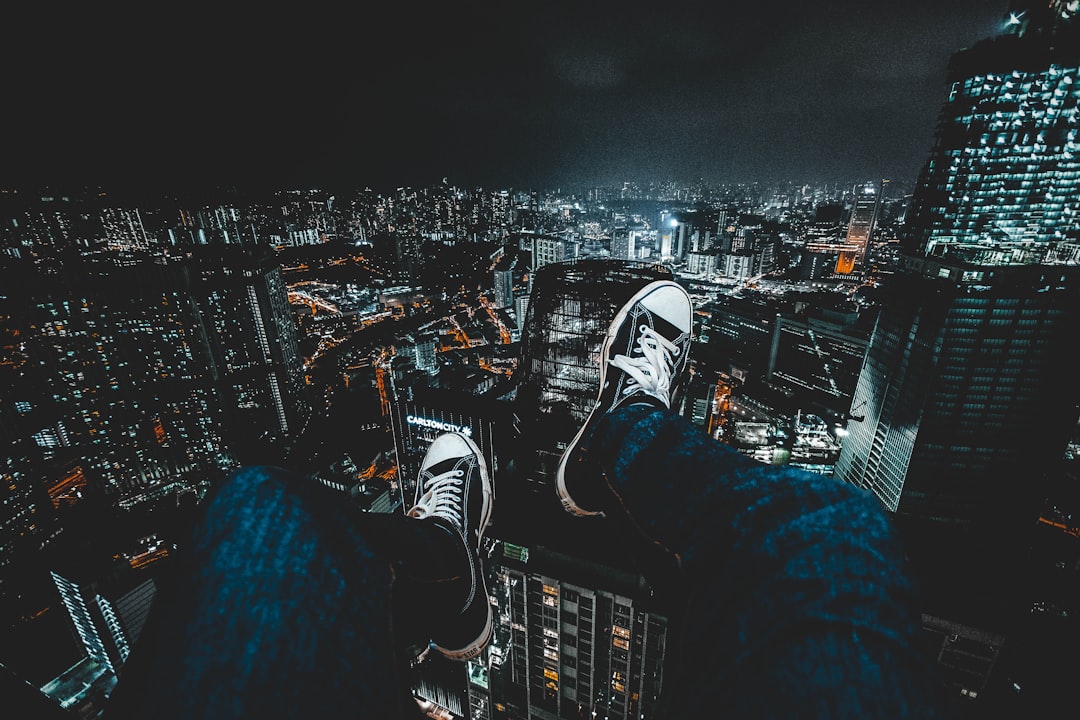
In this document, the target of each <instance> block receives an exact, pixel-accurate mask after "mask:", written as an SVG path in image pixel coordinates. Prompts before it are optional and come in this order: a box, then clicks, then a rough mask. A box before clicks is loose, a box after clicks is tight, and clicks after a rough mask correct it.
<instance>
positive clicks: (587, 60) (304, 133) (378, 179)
mask: <svg viewBox="0 0 1080 720" xmlns="http://www.w3.org/2000/svg"><path fill="white" fill-rule="evenodd" d="M28 5H34V6H35V7H38V8H39V9H36V10H23V11H19V13H21V15H20V14H19V13H12V14H10V16H9V18H8V20H7V21H5V23H4V28H3V30H0V33H2V36H0V59H2V60H3V63H4V68H5V71H4V82H3V84H2V85H3V87H2V89H0V97H2V100H0V108H2V109H0V118H2V120H0V128H2V131H3V144H2V146H0V147H2V151H0V185H6V186H13V185H14V186H23V187H25V186H27V185H29V184H40V183H45V184H51V185H54V186H63V185H65V184H101V185H104V186H106V187H118V186H127V187H146V188H149V187H153V188H158V187H160V188H163V189H169V188H176V189H181V188H186V187H188V188H190V187H200V186H217V185H230V184H231V185H240V186H245V185H247V186H254V185H259V186H266V187H303V186H310V187H331V186H335V185H345V186H350V187H353V186H356V187H363V186H371V187H373V188H376V189H388V188H393V187H395V186H398V185H404V184H412V185H422V184H426V183H429V182H434V181H437V180H440V179H442V178H443V177H447V178H448V179H449V181H450V182H452V183H455V184H460V185H483V186H485V187H496V186H497V187H515V188H527V187H529V188H538V187H544V188H553V187H560V186H563V187H565V186H574V185H577V184H614V183H621V182H622V181H623V180H627V179H645V180H648V179H660V180H666V179H674V180H679V181H690V180H693V179H696V178H704V179H706V180H708V181H721V182H722V181H755V180H763V181H767V180H771V179H792V180H795V181H798V182H813V181H834V180H838V181H849V180H851V179H864V178H868V179H872V178H878V177H889V178H892V179H895V180H897V181H900V182H905V181H911V180H914V178H915V175H916V174H917V172H918V170H919V168H920V167H921V165H922V163H923V161H924V160H925V158H926V155H927V152H928V151H929V149H930V144H931V141H932V137H933V128H934V123H935V120H936V116H937V112H938V109H939V108H940V107H941V104H942V101H943V100H944V99H945V94H946V86H945V69H946V65H947V62H948V59H949V56H950V55H951V54H952V53H953V52H954V51H956V50H958V49H960V48H962V47H965V46H968V45H971V44H972V43H974V42H976V41H978V40H980V39H982V38H985V37H989V36H991V35H993V34H996V33H997V32H998V29H999V28H1000V26H1001V21H1002V19H1003V17H1004V15H1005V11H1006V9H1007V7H1008V0H994V1H990V0H934V1H924V0H907V1H904V2H885V1H884V0H861V1H859V2H856V1H848V0H843V1H839V2H824V3H814V2H806V1H805V0H773V1H769V0H749V1H747V2H739V3H735V2H723V1H714V2H683V1H674V2H672V1H664V2H655V3H636V2H621V3H614V2H606V1H605V2H587V0H580V1H579V2H532V3H526V2H520V1H518V2H514V1H511V0H504V1H503V2H498V3H495V2H486V1H485V2H473V3H449V2H439V3H408V2H395V3H393V4H388V5H386V6H382V5H377V4H375V3H337V4H334V5H321V4H319V3H311V2H304V3H287V4H274V3H266V4H260V5H258V6H252V5H249V7H250V8H253V10H252V11H250V12H247V13H244V12H240V11H237V10H231V9H224V7H223V6H224V4H223V3H222V4H219V5H218V6H215V7H213V8H212V9H205V10H196V9H195V7H194V6H189V5H184V4H174V5H164V6H163V5H141V6H139V7H141V8H143V10H142V11H141V12H140V13H138V14H134V15H131V14H121V13H120V12H119V11H116V10H103V8H105V4H100V3H83V4H81V7H82V8H83V9H80V10H77V11H69V10H67V9H63V10H62V9H60V7H61V6H55V5H52V4H44V3H32V4H29V3H28ZM40 6H44V7H40ZM255 8H257V9H255ZM102 12H106V13H107V14H106V15H102V14H101V13H102Z"/></svg>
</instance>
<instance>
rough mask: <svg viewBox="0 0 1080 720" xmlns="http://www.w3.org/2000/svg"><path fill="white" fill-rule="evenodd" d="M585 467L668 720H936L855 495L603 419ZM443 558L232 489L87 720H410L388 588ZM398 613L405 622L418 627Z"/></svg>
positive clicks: (316, 512) (321, 511) (892, 577)
mask: <svg viewBox="0 0 1080 720" xmlns="http://www.w3.org/2000/svg"><path fill="white" fill-rule="evenodd" d="M589 459H590V460H592V461H595V462H596V463H598V464H599V465H600V466H601V467H602V468H603V469H604V471H605V473H606V476H607V478H608V479H609V481H610V483H611V485H612V486H613V488H614V489H615V490H616V492H617V493H618V495H619V496H620V498H621V500H622V507H623V509H624V510H625V512H612V513H609V515H610V517H609V518H608V522H609V523H610V527H611V531H612V532H629V533H635V534H637V535H639V536H640V538H643V539H644V541H643V542H640V543H630V546H631V547H637V548H639V549H640V550H641V552H643V553H649V552H653V551H654V550H655V552H654V558H653V559H652V561H650V562H648V563H644V566H645V567H652V568H654V572H655V573H656V574H663V575H665V576H666V577H663V578H660V579H659V580H657V579H656V578H654V583H653V584H654V586H663V587H665V588H667V589H668V590H669V591H672V594H673V595H675V596H676V597H674V598H671V600H672V602H673V605H672V606H673V607H677V608H678V611H677V612H675V613H673V618H672V625H671V628H672V631H673V632H674V633H675V634H676V635H677V637H676V638H673V642H672V643H671V646H670V650H669V657H668V662H667V664H666V667H665V673H664V685H665V697H664V699H663V704H664V707H665V708H666V712H665V715H666V716H667V717H670V718H690V717H699V716H702V715H706V716H710V717H713V716H715V717H724V718H750V717H754V718H770V719H775V718H787V717H791V718H794V717H799V718H864V719H865V718H890V719H891V718H916V717H917V718H931V717H941V716H942V714H943V713H942V710H941V708H942V707H943V700H942V696H941V685H940V683H939V682H938V680H937V677H936V675H935V673H934V670H933V669H932V667H933V665H932V664H931V663H930V662H928V660H927V659H926V658H925V657H924V656H923V655H921V654H920V652H919V650H918V648H917V644H916V640H917V634H918V632H919V618H920V611H919V599H918V597H917V595H916V593H915V591H914V589H913V585H912V584H911V582H910V581H909V579H908V575H907V569H906V560H905V556H904V553H903V551H902V549H901V546H900V545H899V543H898V541H897V539H896V537H895V536H894V534H893V531H892V529H891V526H890V522H889V519H888V517H887V516H886V515H885V513H884V512H883V511H882V509H881V507H880V505H879V503H878V501H877V500H876V499H875V498H874V497H873V496H872V495H870V494H869V493H867V492H865V491H862V490H858V489H856V488H853V487H851V486H847V485H844V484H842V483H840V482H838V481H836V480H834V479H831V478H828V477H824V476H821V475H816V474H813V473H808V472H804V471H801V470H798V469H795V468H789V467H775V466H766V465H762V464H760V463H757V462H755V461H753V460H750V459H748V458H746V457H744V456H743V455H741V454H739V453H738V452H736V451H734V450H732V449H731V448H728V447H727V446H724V445H722V444H720V443H718V442H716V441H715V440H713V439H712V438H709V437H708V436H707V435H705V434H704V433H702V432H701V431H700V430H699V429H698V428H696V427H694V426H693V425H691V424H690V423H689V422H687V421H686V420H685V419H683V418H682V417H680V416H678V415H676V414H675V413H672V412H668V411H666V410H659V409H656V408H651V407H647V406H631V407H629V408H625V409H622V410H619V411H617V412H614V413H612V414H610V415H609V416H607V417H606V418H604V420H603V421H602V422H600V423H599V425H598V426H597V430H596V432H595V434H594V436H593V437H592V438H591V440H590V442H589ZM455 550H456V551H457V552H460V549H459V546H457V545H455V544H454V543H448V542H446V535H445V533H444V532H443V531H441V530H440V529H439V528H438V527H437V526H435V525H434V524H433V523H427V522H423V521H418V520H413V519H411V518H407V517H404V516H403V515H399V514H394V515H376V514H366V513H362V512H359V511H357V510H355V509H354V508H352V507H351V506H350V505H349V503H348V502H346V501H343V499H342V497H341V495H340V494H337V493H334V492H333V491H330V490H327V489H325V488H322V487H321V486H318V485H316V484H314V483H313V482H312V481H310V480H308V479H306V478H299V477H295V476H292V475H290V474H288V473H285V472H284V471H281V470H275V469H271V468H249V469H245V470H242V471H238V472H236V473H234V474H233V475H232V476H231V477H230V478H229V479H228V481H227V482H225V483H224V484H223V485H222V487H221V488H220V489H219V490H218V492H217V493H216V494H215V496H214V497H213V498H212V499H210V500H209V502H207V503H206V505H205V512H204V514H203V516H202V519H201V521H200V522H199V524H198V526H197V527H196V531H195V536H194V538H193V540H192V543H191V547H190V548H189V549H188V550H187V552H186V553H185V554H184V555H183V556H182V558H181V561H180V562H181V564H180V571H179V573H178V576H177V583H176V585H175V586H174V587H166V588H162V591H161V593H160V595H159V597H161V598H162V600H161V602H160V604H159V605H156V606H155V608H154V612H153V614H152V617H151V619H150V621H149V623H148V627H147V629H146V631H145V632H144V641H145V642H144V641H140V643H139V644H138V646H137V647H136V649H135V651H134V652H133V654H132V656H131V658H129V660H128V662H127V664H126V666H125V668H124V671H123V675H122V677H121V681H120V683H119V685H118V687H117V690H116V692H115V693H114V696H113V698H112V701H111V707H110V708H109V712H108V713H107V714H106V715H107V717H109V718H116V717H147V716H153V717H155V718H157V719H158V720H164V719H165V718H172V717H177V718H179V717H184V718H193V717H198V718H224V717H279V716H286V717H288V716H299V715H304V716H310V717H319V718H331V717H344V716H350V717H355V716H364V717H372V718H391V717H399V716H405V717H412V716H414V715H415V705H414V704H412V703H410V701H409V697H408V692H407V688H406V687H405V686H404V684H403V683H402V682H401V679H402V675H403V672H404V671H405V668H404V666H403V665H402V660H401V658H400V657H397V655H396V654H395V650H396V648H398V647H401V642H400V633H402V632H412V633H415V634H416V636H417V637H423V632H424V631H425V629H424V628H422V627H413V628H406V627H405V626H404V625H403V623H402V622H399V621H398V620H397V618H398V617H400V614H395V610H396V608H395V603H394V602H393V598H392V593H393V592H395V590H394V589H395V588H396V587H398V584H399V583H395V582H392V579H393V577H394V576H395V574H396V575H397V576H398V577H399V578H400V577H401V576H403V575H407V576H408V577H409V578H411V579H414V580H418V581H420V582H429V583H431V585H430V587H431V588H435V589H438V590H441V591H443V592H451V591H452V589H453V587H454V581H455V579H456V578H459V577H460V572H463V571H464V570H463V569H462V568H461V567H460V564H461V558H455V557H454V556H453V553H454V551H455ZM448 553H449V554H448ZM662 558H677V562H672V563H666V562H665V561H664V560H663V559H662ZM444 582H445V583H447V584H446V585H445V587H442V586H441V583H444ZM419 597H420V601H419V602H420V604H419V605H417V606H413V607H411V608H410V610H409V611H408V613H407V614H409V615H410V616H412V617H414V618H415V617H428V616H429V615H430V612H428V611H425V609H424V607H423V603H424V598H425V597H428V598H430V597H431V596H430V594H427V593H426V592H422V593H419ZM445 604H446V603H444V605H445ZM450 605H451V606H452V605H453V604H452V603H450ZM428 619H429V620H431V621H433V622H444V621H446V618H438V617H428ZM395 634H397V637H395ZM410 713H412V714H410Z"/></svg>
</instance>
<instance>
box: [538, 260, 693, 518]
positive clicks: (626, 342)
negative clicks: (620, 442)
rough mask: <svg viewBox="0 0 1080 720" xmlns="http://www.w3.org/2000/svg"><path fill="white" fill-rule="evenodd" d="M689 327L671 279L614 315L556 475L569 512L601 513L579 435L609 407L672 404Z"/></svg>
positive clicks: (682, 297) (688, 311) (683, 297)
mask: <svg viewBox="0 0 1080 720" xmlns="http://www.w3.org/2000/svg"><path fill="white" fill-rule="evenodd" d="M692 326H693V306H692V304H691V302H690V296H689V295H687V293H686V290H684V289H683V288H682V286H681V285H679V284H678V283H675V282H672V281H670V280H657V281H656V282H653V283H650V284H648V285H646V286H645V287H644V288H642V289H641V290H639V291H638V292H637V293H635V294H634V296H633V297H632V298H630V300H629V301H627V303H626V304H625V305H623V307H622V308H621V309H620V310H619V312H618V314H616V316H615V319H614V320H613V321H612V322H611V325H610V326H609V328H608V332H607V336H606V337H605V339H604V343H603V345H602V347H601V350H600V392H599V396H598V397H597V400H596V405H595V406H594V407H593V409H592V411H591V412H590V413H589V416H588V417H587V418H586V419H585V422H584V423H583V424H582V426H581V429H580V430H578V433H577V435H575V436H574V439H573V440H572V441H571V442H570V444H569V445H568V446H567V448H566V450H565V451H564V452H563V455H562V458H561V459H560V460H559V468H558V470H557V471H556V475H555V487H556V490H557V491H558V494H559V500H560V501H561V502H562V505H563V507H564V508H565V509H566V510H567V512H570V513H573V514H574V515H603V514H604V513H603V510H602V509H599V508H597V502H596V500H597V499H598V498H600V497H602V493H603V490H602V489H601V488H599V487H593V486H597V485H599V484H600V483H602V482H603V479H602V478H601V477H598V476H597V473H596V472H588V471H587V470H585V469H584V468H582V467H581V466H582V465H583V463H581V462H580V460H581V459H582V454H583V453H582V450H583V447H582V442H583V439H587V438H589V437H590V436H591V434H592V431H593V428H594V427H595V425H596V423H597V422H598V421H599V419H600V418H602V417H603V416H604V415H605V414H606V413H609V412H611V411H612V410H615V409H618V408H621V407H626V406H627V405H633V404H637V403H646V404H650V405H655V406H657V407H660V406H662V407H665V408H670V407H671V402H672V399H673V398H674V397H676V396H677V394H678V391H679V389H680V386H681V383H682V382H683V379H684V376H685V375H686V369H687V365H688V363H689V359H690V338H691V329H692ZM590 501H591V502H590Z"/></svg>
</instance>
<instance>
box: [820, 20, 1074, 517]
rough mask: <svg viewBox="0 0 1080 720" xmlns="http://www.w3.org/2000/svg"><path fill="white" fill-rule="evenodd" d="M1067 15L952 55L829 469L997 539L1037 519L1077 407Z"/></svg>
mask: <svg viewBox="0 0 1080 720" xmlns="http://www.w3.org/2000/svg"><path fill="white" fill-rule="evenodd" d="M1057 5H1058V10H1059V11H1061V12H1056V13H1049V12H1047V13H1043V14H1041V15H1036V14H1034V13H1033V16H1032V19H1031V20H1030V21H1024V22H1023V23H1021V22H1018V21H1017V13H1016V12H1013V13H1012V14H1011V15H1010V19H1009V21H1008V22H1007V25H1006V32H1005V34H1003V35H1001V36H999V37H996V38H993V39H988V40H985V41H982V42H980V43H978V44H976V45H974V46H972V47H971V48H969V49H967V50H963V51H961V52H959V53H957V54H956V55H955V56H954V57H953V60H952V62H951V64H950V71H949V81H950V84H951V88H950V91H949V96H948V100H947V101H946V103H945V106H944V108H943V110H942V112H941V116H940V120H939V125H938V131H937V137H936V140H935V143H934V146H933V149H932V150H931V153H930V157H929V160H928V162H927V164H926V166H925V168H924V170H923V172H922V174H921V176H920V179H919V183H918V186H917V189H916V192H915V197H914V200H913V206H912V217H911V219H910V222H909V224H908V232H907V236H906V238H905V241H904V244H903V248H904V251H905V259H904V270H905V272H903V273H900V274H898V275H897V276H896V277H895V278H893V279H892V280H890V281H889V285H888V286H887V287H886V288H885V290H886V296H885V300H884V302H883V307H882V311H881V313H880V316H879V318H878V321H877V325H876V327H875V329H874V332H873V334H872V337H871V339H870V343H869V346H868V349H867V354H866V360H865V364H864V367H863V370H862V372H861V374H860V377H859V381H858V384H857V387H856V391H855V395H854V399H853V401H852V406H851V412H850V415H851V416H852V417H851V420H852V422H851V423H849V428H848V429H849V431H850V433H851V434H850V436H849V437H848V438H847V439H846V440H845V444H844V447H843V450H842V452H841V455H840V458H839V461H838V463H837V467H836V474H837V475H838V476H839V477H841V478H842V479H844V480H846V481H848V482H851V483H854V484H856V485H859V486H862V487H866V488H869V489H871V490H873V491H874V492H875V493H876V494H877V495H878V497H879V498H880V499H881V500H882V502H883V504H884V505H885V506H886V507H887V508H888V509H889V510H891V511H893V512H895V513H897V514H898V515H899V516H903V517H905V518H908V519H911V520H914V521H919V522H921V523H928V524H930V525H931V526H937V527H939V528H940V527H960V528H966V529H967V530H969V531H976V530H985V533H982V534H981V535H980V536H981V537H986V538H995V537H1004V536H1006V535H1007V534H1008V531H1009V530H1010V529H1012V530H1018V529H1020V528H1022V527H1024V526H1027V525H1030V523H1032V522H1034V520H1035V519H1036V517H1037V515H1036V514H1035V513H1036V512H1037V509H1038V503H1040V502H1041V501H1042V500H1043V499H1044V497H1045V493H1046V488H1047V478H1048V477H1049V475H1050V473H1051V472H1052V470H1053V468H1054V465H1055V463H1056V462H1057V461H1058V460H1059V459H1060V458H1061V456H1062V454H1063V452H1064V450H1065V446H1066V443H1067V438H1068V432H1069V430H1070V429H1071V427H1072V426H1073V425H1074V424H1075V421H1076V407H1077V401H1078V400H1080V387H1078V382H1077V378H1076V374H1075V372H1073V371H1072V370H1071V369H1070V367H1069V361H1068V360H1067V358H1069V357H1070V353H1071V351H1070V350H1069V348H1070V347H1071V345H1070V343H1071V340H1070V336H1071V335H1072V334H1074V333H1075V329H1076V328H1077V327H1078V323H1080V301H1078V300H1080V299H1078V285H1080V277H1078V268H1077V267H1076V265H1075V258H1076V252H1077V245H1078V242H1080V137H1078V133H1080V23H1078V22H1077V21H1076V20H1075V17H1074V15H1073V14H1071V13H1070V12H1068V8H1069V7H1072V4H1070V3H1059V4H1057ZM1050 9H1053V8H1050ZM1036 20H1037V21H1036ZM970 534H971V535H972V536H974V535H976V534H978V533H970Z"/></svg>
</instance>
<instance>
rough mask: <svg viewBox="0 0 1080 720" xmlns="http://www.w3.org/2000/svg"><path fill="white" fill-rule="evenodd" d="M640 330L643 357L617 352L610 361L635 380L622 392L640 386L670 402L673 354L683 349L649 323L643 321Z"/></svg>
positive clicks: (636, 388) (639, 345) (639, 338)
mask: <svg viewBox="0 0 1080 720" xmlns="http://www.w3.org/2000/svg"><path fill="white" fill-rule="evenodd" d="M638 333H639V334H638V339H637V350H638V351H639V352H640V353H641V357H630V356H628V355H616V356H615V357H613V358H611V360H609V361H608V362H609V363H610V364H611V365H612V367H617V368H619V369H620V370H622V371H623V372H625V373H626V374H627V375H629V376H630V379H631V381H632V382H630V383H628V384H627V386H626V387H625V388H623V395H629V394H631V393H633V392H636V391H638V390H639V389H640V390H642V391H644V392H647V393H649V394H650V395H652V396H654V397H657V398H660V399H661V400H663V401H664V403H665V404H667V405H670V403H671V398H670V395H671V376H672V371H673V370H674V369H675V361H674V357H676V356H678V354H679V353H680V352H681V350H680V348H679V346H678V345H676V344H675V343H673V342H671V341H670V340H668V339H667V338H665V337H664V336H662V335H661V334H660V333H658V332H656V331H655V330H653V329H652V328H651V327H649V326H648V325H641V326H640V327H639V328H638Z"/></svg>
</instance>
